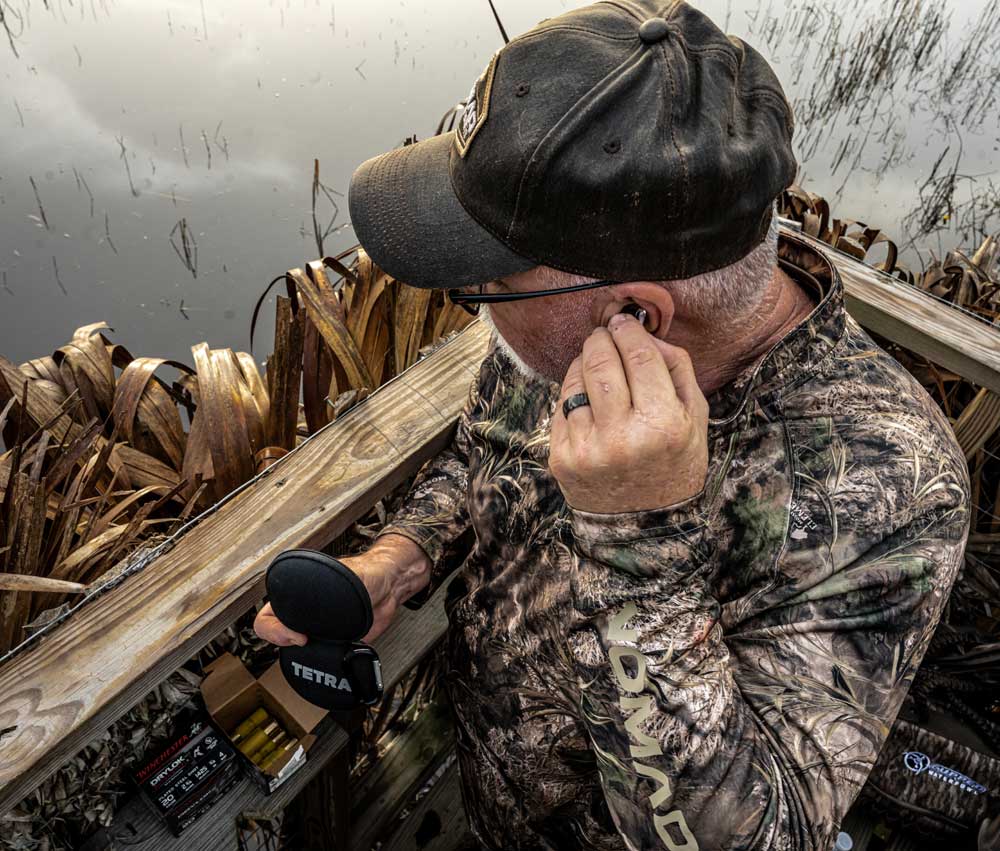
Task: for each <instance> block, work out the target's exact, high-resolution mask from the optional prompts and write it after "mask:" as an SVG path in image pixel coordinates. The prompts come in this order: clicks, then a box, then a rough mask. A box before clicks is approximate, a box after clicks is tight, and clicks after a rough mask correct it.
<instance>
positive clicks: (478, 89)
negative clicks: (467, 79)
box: [455, 53, 500, 157]
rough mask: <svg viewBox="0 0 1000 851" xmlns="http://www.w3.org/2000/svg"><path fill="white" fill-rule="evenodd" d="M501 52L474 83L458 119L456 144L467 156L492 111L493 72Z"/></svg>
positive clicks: (494, 55) (461, 153)
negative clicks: (470, 146)
mask: <svg viewBox="0 0 1000 851" xmlns="http://www.w3.org/2000/svg"><path fill="white" fill-rule="evenodd" d="M499 57H500V54H499V53H495V54H493V58H492V59H491V60H490V64H489V67H488V68H487V69H486V70H485V71H483V73H482V75H481V76H480V77H479V79H478V80H476V82H475V83H473V85H472V91H470V92H469V97H468V98H467V99H466V103H465V109H464V110H463V111H462V117H461V118H459V119H458V127H457V128H455V144H456V145H457V146H458V153H459V154H460V155H461V156H463V157H464V156H465V154H466V152H467V151H468V150H469V145H471V144H472V140H473V139H475V138H476V134H477V133H478V132H479V128H480V127H482V126H483V124H485V123H486V119H487V117H488V116H489V112H490V95H491V94H492V92H493V73H494V71H495V70H496V67H497V59H498V58H499Z"/></svg>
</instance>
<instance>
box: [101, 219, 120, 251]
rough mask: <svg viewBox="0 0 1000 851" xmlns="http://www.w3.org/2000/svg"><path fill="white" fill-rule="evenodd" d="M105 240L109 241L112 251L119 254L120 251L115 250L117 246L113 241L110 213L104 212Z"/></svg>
mask: <svg viewBox="0 0 1000 851" xmlns="http://www.w3.org/2000/svg"><path fill="white" fill-rule="evenodd" d="M104 238H105V239H106V240H107V241H108V245H110V246H111V250H112V251H113V252H114V253H115V254H117V253H118V249H117V248H115V244H114V243H113V242H112V241H111V224H110V222H109V221H108V211H107V210H105V211H104Z"/></svg>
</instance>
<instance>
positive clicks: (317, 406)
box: [302, 315, 333, 434]
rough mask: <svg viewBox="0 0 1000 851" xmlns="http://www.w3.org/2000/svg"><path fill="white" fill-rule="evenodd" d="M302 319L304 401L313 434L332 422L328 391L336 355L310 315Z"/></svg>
mask: <svg viewBox="0 0 1000 851" xmlns="http://www.w3.org/2000/svg"><path fill="white" fill-rule="evenodd" d="M303 323H304V329H305V330H304V338H303V342H302V403H303V410H304V413H305V419H306V427H307V429H308V432H309V434H314V433H315V432H317V431H319V430H320V429H321V428H323V426H325V425H326V424H327V423H328V422H329V408H328V407H327V404H326V394H327V393H328V392H329V389H330V379H331V377H332V375H333V359H332V355H331V352H330V349H329V348H328V347H327V346H324V345H323V340H322V338H321V337H320V334H319V331H318V330H317V329H316V326H315V325H314V324H313V322H312V320H311V319H310V318H309V316H308V315H305V316H304V319H303Z"/></svg>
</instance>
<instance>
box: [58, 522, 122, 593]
mask: <svg viewBox="0 0 1000 851" xmlns="http://www.w3.org/2000/svg"><path fill="white" fill-rule="evenodd" d="M128 528H129V527H128V525H127V524H124V523H121V524H118V525H115V526H111V527H109V528H108V529H105V530H104V531H103V532H102V533H101V534H100V535H95V536H94V537H93V538H91V539H90V540H89V541H88V542H87V543H86V544H84V545H82V546H79V547H76V548H75V549H74V550H73V552H71V553H70V554H69V555H68V556H67V557H66V558H65V559H63V560H62V561H61V562H59V563H58V564H57V565H56V566H55V567H53V568H52V571H51V572H50V573H49V576H50V577H51V578H52V579H62V580H66V581H69V582H73V581H76V579H77V578H78V577H81V576H83V575H84V574H85V573H86V572H87V566H88V565H89V564H90V563H91V562H92V561H94V560H95V559H99V558H100V557H101V556H102V555H103V554H105V553H107V552H109V551H110V550H111V549H112V548H113V547H114V545H115V544H116V543H117V541H118V539H119V538H121V536H122V535H124V534H125V533H126V532H127V531H128Z"/></svg>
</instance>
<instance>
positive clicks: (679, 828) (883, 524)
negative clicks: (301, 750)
mask: <svg viewBox="0 0 1000 851" xmlns="http://www.w3.org/2000/svg"><path fill="white" fill-rule="evenodd" d="M780 256H781V257H782V259H783V267H784V268H785V270H786V271H787V272H788V273H789V274H790V275H791V276H792V277H793V278H794V279H796V280H797V281H798V282H799V284H800V285H801V286H803V287H804V288H806V289H807V291H812V292H813V297H814V301H815V302H816V307H815V309H814V310H813V311H812V313H811V314H810V315H809V316H808V317H807V318H806V319H805V320H803V321H802V322H801V323H800V324H799V325H798V326H796V327H795V328H794V329H793V330H792V331H791V332H789V333H788V334H787V335H786V336H785V337H784V338H783V339H782V340H780V341H779V342H778V343H777V344H776V345H775V346H774V347H773V348H772V349H771V350H770V351H769V352H768V353H767V354H766V356H765V357H763V358H762V359H761V360H760V361H759V362H758V363H757V364H756V365H755V366H753V367H752V368H748V369H747V370H745V371H744V372H743V373H742V374H740V375H739V376H738V377H737V378H736V379H735V380H734V381H732V382H731V383H730V384H728V385H726V386H725V387H723V388H721V389H720V390H718V391H717V392H715V393H713V394H712V396H711V397H710V398H709V403H710V416H711V419H710V422H709V471H708V477H707V481H706V485H705V487H704V489H703V490H702V492H701V493H699V494H697V495H696V496H694V497H692V498H690V499H688V500H686V501H684V502H682V503H678V504H676V505H673V506H669V507H665V508H658V509H652V510H648V511H637V512H630V513H622V514H593V513H588V512H584V511H576V510H573V509H571V508H569V507H568V506H567V505H566V503H565V502H564V500H563V498H562V494H561V492H560V490H559V488H558V485H557V484H556V482H555V480H554V479H553V478H552V476H551V475H550V474H549V472H548V469H547V453H548V433H549V422H550V418H551V417H552V416H553V411H554V408H555V403H556V400H557V398H558V395H559V385H558V384H553V383H548V382H542V381H537V380H531V379H528V378H525V377H524V376H523V375H521V374H520V373H519V372H518V371H517V370H516V369H515V367H514V366H513V364H512V363H511V362H510V360H509V359H508V358H507V357H506V356H505V355H504V354H503V352H502V350H500V349H499V348H497V346H496V342H495V340H494V342H493V345H492V346H491V347H490V350H489V352H488V354H487V356H486V358H485V359H484V361H483V363H482V365H481V368H480V371H479V377H478V382H477V385H476V386H474V387H473V389H472V392H471V395H470V399H469V402H468V404H467V406H466V407H465V410H464V411H463V413H462V415H461V418H460V421H459V424H458V429H457V432H456V436H455V440H454V441H453V443H452V445H451V446H450V447H449V448H448V449H447V450H446V451H445V452H443V453H442V454H441V455H439V456H438V457H437V458H436V459H434V460H432V461H431V462H429V464H428V465H427V466H426V467H425V468H424V470H423V471H421V473H420V475H419V476H418V478H417V480H416V481H415V483H414V486H413V489H412V490H411V492H410V497H409V499H408V501H407V503H406V505H405V507H404V509H403V510H402V511H400V512H399V513H398V515H397V516H396V517H395V518H393V520H392V522H391V523H390V525H389V526H387V527H386V529H385V530H384V532H390V531H391V532H396V533H400V534H403V535H406V536H408V537H410V538H411V539H413V540H415V541H416V542H417V543H419V544H420V545H421V546H422V547H423V548H424V549H425V550H426V552H427V553H428V555H429V556H430V557H431V559H432V561H433V562H434V564H435V567H436V569H435V576H434V579H433V580H432V587H433V586H434V585H436V584H438V583H439V582H440V581H441V580H442V579H443V575H442V574H443V570H442V569H441V567H440V565H441V564H442V561H443V559H442V554H443V553H445V552H446V551H448V548H449V547H451V546H452V545H453V544H454V542H455V541H456V540H458V539H459V536H461V535H462V534H463V533H464V532H465V531H466V530H468V529H469V527H470V526H471V529H472V530H474V533H475V538H474V540H475V545H474V547H473V549H472V552H471V553H470V554H469V555H468V556H467V558H466V559H465V561H464V563H463V564H462V567H461V568H460V570H459V571H458V572H457V574H456V577H457V578H456V579H455V580H454V581H453V582H452V583H451V584H450V586H449V592H448V598H447V602H446V608H447V611H448V618H449V624H450V627H449V630H448V635H447V639H446V640H447V654H448V660H449V668H448V670H447V672H446V683H447V688H448V693H449V695H450V697H451V702H452V706H453V711H454V715H455V721H456V730H457V746H458V757H459V766H460V769H461V774H462V786H463V797H464V803H465V809H466V812H467V815H468V818H469V821H470V825H471V827H472V829H473V831H474V832H475V833H476V835H477V836H478V838H479V840H480V841H481V842H482V843H483V844H484V845H487V846H488V847H491V848H496V849H527V848H552V849H572V848H586V849H695V848H700V849H703V851H715V849H730V848H739V849H824V851H825V849H829V848H831V847H832V845H833V841H834V836H835V834H836V828H837V826H838V825H839V823H840V821H841V819H842V818H843V816H844V814H845V812H846V811H847V809H848V808H849V806H850V805H851V803H852V802H853V800H854V798H855V796H856V795H857V794H858V792H859V790H860V789H861V786H862V784H863V783H864V781H865V778H866V776H867V775H868V773H869V771H870V769H871V766H872V764H873V762H874V760H875V758H876V755H877V753H878V751H879V748H880V747H881V745H882V743H883V741H884V740H885V738H886V735H887V733H888V731H889V727H890V726H891V724H892V722H893V720H894V718H895V717H896V713H897V711H898V710H899V707H900V703H901V701H902V699H903V697H904V695H905V693H906V691H907V689H908V688H909V685H910V683H911V681H912V679H913V676H914V673H915V670H916V668H917V666H918V665H919V663H920V660H921V658H922V656H923V654H924V651H925V650H926V648H927V644H928V641H929V639H930V637H931V634H932V632H933V630H934V627H935V625H936V624H937V622H938V619H939V617H940V615H941V611H942V607H943V606H944V604H945V601H946V599H947V596H948V592H949V589H950V588H951V585H952V582H953V581H954V579H955V576H956V573H957V571H958V569H959V565H960V563H961V561H962V555H963V551H964V547H965V540H966V536H967V534H968V527H969V520H970V511H969V492H970V491H969V478H968V471H967V466H966V462H965V459H964V457H963V455H962V453H961V451H960V450H959V447H958V445H957V443H956V442H955V440H954V437H953V434H952V431H951V428H950V426H949V424H948V422H947V420H946V419H945V417H944V416H943V415H942V413H941V411H940V409H939V408H938V407H937V405H936V404H935V403H934V402H933V400H932V399H931V398H930V397H929V396H928V395H927V393H926V392H925V391H924V389H923V388H922V387H921V386H920V384H919V383H918V382H917V381H916V380H915V379H914V378H913V377H912V376H911V375H910V374H909V373H908V372H906V370H904V369H903V367H902V366H901V365H900V364H899V363H898V362H897V361H895V360H894V359H893V358H891V357H889V356H888V355H887V354H886V353H885V352H884V351H883V350H882V349H881V348H879V347H878V346H877V345H876V344H875V343H874V342H873V341H872V339H871V338H870V337H869V336H868V334H867V333H866V332H865V331H863V330H862V329H861V327H860V326H859V325H858V324H857V323H856V322H855V320H854V319H853V318H852V317H851V316H850V315H849V314H847V312H846V311H845V309H844V290H843V283H842V281H841V279H840V277H839V275H838V273H837V271H836V269H835V268H834V267H833V266H832V265H831V264H830V263H829V262H828V261H827V260H825V259H824V258H823V257H822V255H821V254H819V253H817V252H816V251H814V250H813V249H811V248H810V247H809V246H807V245H806V244H805V243H804V242H802V241H801V240H798V239H797V238H794V237H782V240H781V246H780ZM557 415H558V416H561V413H559V414H557Z"/></svg>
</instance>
